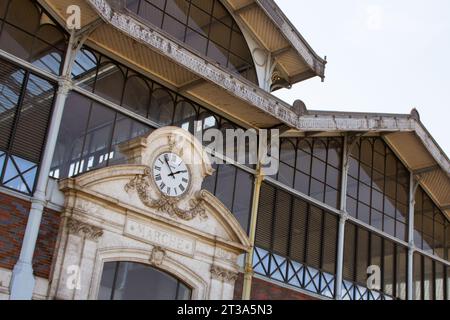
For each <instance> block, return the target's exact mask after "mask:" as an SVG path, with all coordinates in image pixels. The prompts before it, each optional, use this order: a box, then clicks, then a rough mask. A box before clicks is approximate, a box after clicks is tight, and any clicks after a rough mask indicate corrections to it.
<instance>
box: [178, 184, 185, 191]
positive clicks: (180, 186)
mask: <svg viewBox="0 0 450 320" xmlns="http://www.w3.org/2000/svg"><path fill="white" fill-rule="evenodd" d="M178 188H180V189H181V192H183V191H184V190H185V188H184V186H183V185H182V184H180V185H179V186H178Z"/></svg>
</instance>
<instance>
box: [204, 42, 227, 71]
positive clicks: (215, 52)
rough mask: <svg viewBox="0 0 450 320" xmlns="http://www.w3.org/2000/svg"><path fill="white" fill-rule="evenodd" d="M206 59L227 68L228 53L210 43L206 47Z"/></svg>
mask: <svg viewBox="0 0 450 320" xmlns="http://www.w3.org/2000/svg"><path fill="white" fill-rule="evenodd" d="M208 57H210V58H212V59H213V60H214V61H216V62H217V63H218V64H220V65H221V66H223V67H226V66H227V63H228V52H227V51H226V50H225V49H224V48H222V47H220V46H218V45H217V44H215V43H213V42H211V41H210V42H209V45H208Z"/></svg>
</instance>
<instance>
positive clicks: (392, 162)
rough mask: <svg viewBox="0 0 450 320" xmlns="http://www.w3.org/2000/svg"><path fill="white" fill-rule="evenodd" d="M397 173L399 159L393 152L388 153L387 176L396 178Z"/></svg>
mask: <svg viewBox="0 0 450 320" xmlns="http://www.w3.org/2000/svg"><path fill="white" fill-rule="evenodd" d="M396 175H397V159H396V158H395V156H394V155H393V154H392V153H388V154H387V155H386V176H387V177H391V178H393V179H395V176H396Z"/></svg>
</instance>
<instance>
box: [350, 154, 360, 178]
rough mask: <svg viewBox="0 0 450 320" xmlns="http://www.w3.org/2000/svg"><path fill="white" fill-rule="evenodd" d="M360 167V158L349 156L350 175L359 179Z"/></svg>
mask: <svg viewBox="0 0 450 320" xmlns="http://www.w3.org/2000/svg"><path fill="white" fill-rule="evenodd" d="M358 169H359V165H358V160H357V159H355V158H353V157H350V158H349V168H348V174H349V176H352V177H354V178H355V179H358V174H359V170H358Z"/></svg>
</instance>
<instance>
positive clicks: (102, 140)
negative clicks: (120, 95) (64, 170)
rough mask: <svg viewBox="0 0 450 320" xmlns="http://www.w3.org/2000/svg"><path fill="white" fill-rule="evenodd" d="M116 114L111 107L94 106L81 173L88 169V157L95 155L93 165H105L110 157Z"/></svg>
mask: <svg viewBox="0 0 450 320" xmlns="http://www.w3.org/2000/svg"><path fill="white" fill-rule="evenodd" d="M115 117H116V114H115V112H113V111H112V110H111V109H109V108H107V107H104V106H101V105H99V104H94V105H93V106H92V110H91V114H90V118H89V124H88V128H87V134H86V139H85V143H84V148H83V159H82V161H83V160H84V162H82V163H81V168H80V173H81V172H84V171H85V170H86V166H88V158H89V157H94V164H93V167H100V166H105V165H106V164H107V162H106V161H105V157H107V158H106V160H108V159H109V152H110V144H111V135H112V131H113V127H114V121H115Z"/></svg>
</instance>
